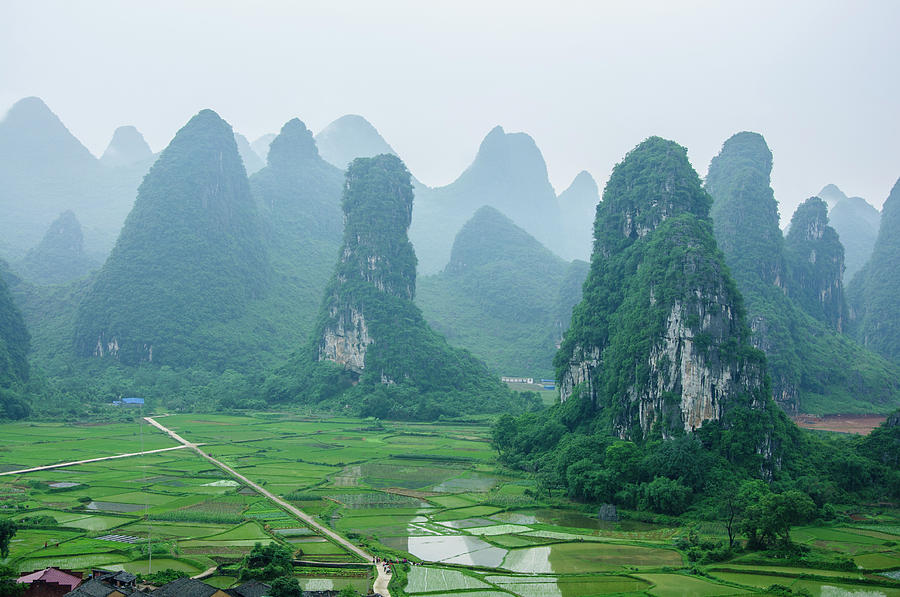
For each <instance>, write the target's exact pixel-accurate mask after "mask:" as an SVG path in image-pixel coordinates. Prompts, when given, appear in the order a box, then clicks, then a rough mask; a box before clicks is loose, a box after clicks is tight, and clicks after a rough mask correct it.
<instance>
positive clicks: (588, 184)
mask: <svg viewBox="0 0 900 597" xmlns="http://www.w3.org/2000/svg"><path fill="white" fill-rule="evenodd" d="M557 202H558V203H559V211H560V217H561V219H562V226H561V231H560V234H561V238H562V240H564V241H566V242H565V250H564V252H563V256H564V257H566V258H568V259H584V260H589V259H590V258H591V250H592V248H593V243H594V227H593V225H592V222H593V221H594V217H595V216H596V212H597V204H598V203H599V202H600V189H599V187H598V186H597V181H595V180H594V177H593V176H591V175H590V173H589V172H588V171H587V170H582V171H581V172H579V173H578V175H577V176H575V179H574V180H573V181H572V184H570V185H569V186H568V188H566V190H565V191H563V192H562V193H560V194H559V197H557Z"/></svg>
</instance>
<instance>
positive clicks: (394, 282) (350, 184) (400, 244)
mask: <svg viewBox="0 0 900 597" xmlns="http://www.w3.org/2000/svg"><path fill="white" fill-rule="evenodd" d="M404 179H405V180H404ZM412 201H413V192H412V186H411V184H410V182H409V173H408V172H407V171H406V168H404V167H403V163H402V162H401V161H400V159H399V158H397V157H395V156H392V155H387V154H385V155H381V156H377V157H375V158H362V159H358V160H355V161H354V162H352V163H351V165H350V167H349V168H348V170H347V182H346V186H345V191H344V200H343V210H344V241H343V246H342V247H341V251H340V260H339V262H338V266H337V271H336V273H335V275H334V278H333V279H332V282H331V284H330V286H329V289H328V290H327V292H326V297H325V303H324V305H323V310H324V315H325V319H326V320H325V323H324V324H323V325H322V326H321V329H320V333H319V334H318V337H319V343H318V349H317V350H318V355H317V358H318V360H320V361H322V360H329V361H334V362H335V363H338V364H340V365H343V366H344V367H346V368H347V369H350V370H352V371H355V372H357V373H362V372H363V370H364V369H365V368H366V352H367V350H368V348H369V345H371V344H372V343H373V342H374V339H373V336H372V334H371V333H370V331H369V328H370V325H369V321H368V320H369V318H371V317H372V314H370V313H368V312H367V307H374V305H372V304H371V303H369V304H367V301H366V300H365V298H364V295H365V294H366V293H367V292H371V290H372V289H374V290H376V291H377V292H378V293H379V294H383V295H387V296H389V297H393V298H395V299H400V300H403V301H409V302H411V301H412V300H413V297H414V296H415V288H416V258H415V254H414V253H413V249H412V245H411V244H410V242H409V239H408V238H407V235H406V231H407V229H408V228H409V223H410V219H411V217H412ZM361 289H365V290H361ZM383 377H384V376H383ZM386 379H387V378H386Z"/></svg>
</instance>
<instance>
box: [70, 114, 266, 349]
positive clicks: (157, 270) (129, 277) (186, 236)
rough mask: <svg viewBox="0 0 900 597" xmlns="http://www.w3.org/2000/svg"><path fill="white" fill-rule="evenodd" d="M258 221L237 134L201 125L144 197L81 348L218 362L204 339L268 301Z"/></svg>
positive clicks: (82, 327)
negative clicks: (210, 329)
mask: <svg viewBox="0 0 900 597" xmlns="http://www.w3.org/2000/svg"><path fill="white" fill-rule="evenodd" d="M261 239H262V235H261V229H260V222H259V216H258V213H257V210H256V205H255V203H254V202H253V199H252V197H251V195H250V188H249V185H248V182H247V175H246V172H245V170H244V166H243V164H242V162H241V158H240V155H239V154H238V151H237V145H236V143H235V140H234V134H233V131H232V130H231V127H230V126H229V125H228V123H226V122H225V121H224V120H222V119H221V118H219V116H218V115H217V114H216V113H215V112H213V111H212V110H203V111H202V112H200V113H199V114H197V115H196V116H194V117H193V118H192V119H191V120H190V121H189V122H188V123H187V124H186V125H185V126H184V127H183V128H182V129H181V130H180V131H178V133H177V134H176V135H175V138H174V139H173V140H172V142H171V143H170V144H169V146H168V147H167V148H166V149H165V150H164V151H163V152H162V153H161V154H160V157H159V159H158V160H157V161H156V163H155V164H154V165H153V168H151V170H150V172H149V173H148V174H147V176H146V177H145V178H144V182H143V183H142V184H141V186H140V189H139V190H138V196H137V199H136V201H135V203H134V208H133V209H132V211H131V213H130V214H129V216H128V219H127V221H126V222H125V226H124V227H123V228H122V233H121V235H120V236H119V240H118V241H117V242H116V246H115V248H114V249H113V251H112V253H111V254H110V256H109V258H108V259H107V261H106V264H105V265H104V266H103V268H102V269H101V270H100V272H99V273H98V275H97V278H96V281H95V282H94V284H93V286H92V288H91V290H90V292H89V293H88V295H87V296H86V297H85V299H84V301H83V302H82V303H81V306H80V307H79V309H78V315H77V318H76V323H75V348H76V352H77V353H78V354H80V355H82V356H94V357H104V358H112V359H116V360H119V361H121V362H123V363H125V364H137V363H141V362H154V363H161V364H168V365H173V366H189V365H191V364H193V363H196V362H198V361H204V360H205V361H207V362H210V361H213V360H214V359H215V357H216V351H217V350H222V347H221V345H218V344H217V343H215V342H210V343H206V342H205V341H204V339H203V336H202V332H203V328H204V326H205V325H211V324H215V323H218V322H222V321H227V320H229V319H233V318H236V317H239V316H240V315H241V314H242V313H243V312H244V310H245V309H246V307H247V305H248V304H249V302H250V301H251V300H252V299H255V298H257V297H260V296H262V295H263V294H265V290H266V285H267V282H268V262H267V258H266V254H265V251H264V248H263V245H262V240H261Z"/></svg>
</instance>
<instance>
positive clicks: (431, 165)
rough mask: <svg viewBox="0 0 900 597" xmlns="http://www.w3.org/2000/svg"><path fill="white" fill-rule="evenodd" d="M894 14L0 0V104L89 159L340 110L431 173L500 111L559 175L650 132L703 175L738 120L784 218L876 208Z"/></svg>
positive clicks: (858, 9) (665, 6) (808, 9)
mask: <svg viewBox="0 0 900 597" xmlns="http://www.w3.org/2000/svg"><path fill="white" fill-rule="evenodd" d="M898 30H900V1H896V0H885V1H880V2H875V1H870V2H865V1H859V0H856V1H850V2H831V1H827V0H815V1H799V0H790V1H784V0H778V1H773V2H770V1H759V0H754V1H751V2H738V1H721V2H700V1H691V2H675V1H663V2H633V1H629V2H625V1H624V0H623V1H618V2H600V1H596V0H595V1H582V2H578V1H560V0H555V1H553V2H550V1H547V2H528V1H523V0H516V1H509V2H506V1H502V2H501V1H491V0H479V1H465V0H453V1H452V2H450V1H448V2H444V1H428V0H413V1H372V0H368V1H360V2H340V1H326V2H303V1H284V2H276V1H271V0H270V1H266V2H250V1H245V2H228V1H225V0H210V1H188V0H178V1H166V0H154V1H152V2H126V1H122V0H112V1H93V0H78V1H72V0H63V1H55V2H50V1H42V0H25V1H21V2H20V1H16V0H0V112H5V111H6V109H8V108H9V106H10V105H12V104H13V103H14V102H15V101H16V100H18V99H20V98H22V97H24V96H28V95H37V96H39V97H41V98H43V99H44V101H46V102H47V104H48V105H49V106H50V108H51V109H52V110H53V111H54V112H56V113H57V114H58V115H59V116H60V118H61V119H62V120H63V122H65V123H66V125H67V126H68V127H69V129H70V130H71V131H72V132H73V133H74V134H75V135H76V136H77V137H78V138H79V139H81V140H82V142H84V143H85V144H86V145H87V146H88V148H89V149H91V151H93V152H94V153H95V154H97V155H99V154H100V153H102V151H103V149H104V147H105V145H106V143H107V142H108V140H109V138H110V136H111V135H112V132H113V130H114V129H115V127H117V126H119V125H122V124H133V125H135V126H137V127H138V129H140V130H141V132H143V133H144V136H145V137H146V138H147V140H148V142H149V143H150V145H151V146H152V147H153V149H154V150H158V149H161V148H162V147H164V146H165V145H166V143H167V142H168V141H169V139H170V138H171V137H172V135H173V134H174V132H175V131H176V130H177V129H178V128H179V127H180V126H182V125H183V124H184V123H185V122H186V121H187V120H188V118H190V117H191V116H192V115H193V114H194V113H196V112H197V111H198V110H200V109H202V108H206V107H210V108H213V109H214V110H216V111H217V112H219V114H220V115H222V117H224V118H225V119H226V120H228V121H229V122H230V123H231V124H232V125H233V126H234V128H235V130H237V131H239V132H241V133H243V134H244V135H246V136H247V137H248V138H250V139H251V140H253V139H255V138H257V137H258V136H260V135H262V134H264V133H267V132H276V131H278V130H279V128H280V127H281V125H282V124H283V123H284V122H285V121H287V120H288V119H290V118H291V117H294V116H297V117H299V118H300V119H302V120H303V121H304V122H306V124H307V126H309V127H310V128H311V129H312V130H313V131H314V132H317V131H318V130H320V129H321V128H322V127H324V126H325V125H327V124H328V123H329V122H330V121H331V120H333V119H335V118H337V117H338V116H341V115H343V114H347V113H357V114H362V115H363V116H365V117H366V118H367V119H368V120H369V121H370V122H372V123H373V124H374V125H375V126H376V127H377V128H378V129H379V131H380V132H381V133H382V135H383V136H384V137H385V138H386V139H387V140H388V142H389V143H391V144H392V145H393V147H394V148H395V149H396V150H397V152H398V153H399V154H400V155H401V157H403V158H404V160H405V161H406V162H407V165H408V166H409V168H410V170H411V171H412V172H413V173H414V174H415V175H416V176H417V177H418V178H420V179H421V180H422V181H423V182H425V183H426V184H429V185H439V184H445V183H447V182H450V181H451V180H453V179H454V178H456V176H457V175H458V174H459V173H460V172H461V171H462V170H463V169H464V168H465V167H466V166H467V165H468V164H469V162H470V161H471V159H472V157H473V156H474V154H475V151H476V150H477V148H478V144H479V143H480V141H481V139H482V138H483V136H484V135H485V134H486V133H487V132H488V131H489V130H490V129H491V128H492V127H493V126H494V125H496V124H501V125H503V127H504V128H505V129H506V130H507V131H524V132H527V133H529V134H530V135H531V136H532V137H534V139H535V141H536V142H537V144H538V146H539V147H540V148H541V150H542V151H543V154H544V157H545V159H546V161H547V164H548V168H549V171H550V177H551V181H552V182H553V184H554V186H555V187H556V188H557V191H561V190H562V189H563V188H565V187H566V186H567V185H568V184H569V182H570V181H571V179H572V178H573V177H574V176H575V174H576V173H577V172H578V171H580V170H583V169H586V170H588V171H590V172H591V173H592V174H593V175H594V176H595V177H596V178H597V179H598V182H599V183H600V184H601V186H602V185H603V184H604V183H605V181H606V178H607V177H608V175H609V172H610V169H611V168H612V166H613V165H614V164H615V162H617V161H618V160H620V159H621V158H622V156H623V155H624V153H625V152H626V151H628V150H629V149H630V148H632V147H633V146H634V145H636V144H637V143H638V142H640V141H641V140H642V139H643V138H645V137H647V136H649V135H654V134H656V135H661V136H664V137H667V138H670V139H674V140H676V141H678V142H679V143H681V144H682V145H685V146H686V147H687V148H688V150H689V153H690V157H691V160H692V162H693V164H694V166H695V168H697V170H698V171H699V172H700V173H701V175H703V174H704V173H705V172H706V168H707V166H708V164H709V160H710V158H711V157H712V156H713V155H715V154H716V153H717V152H718V151H719V149H720V147H721V144H722V142H723V141H724V140H725V139H726V138H727V137H729V136H730V135H731V134H733V133H735V132H737V131H740V130H753V131H758V132H760V133H762V134H763V135H765V137H766V139H767V141H768V143H769V145H770V147H771V148H772V151H773V153H774V155H775V169H774V172H773V185H774V187H775V192H776V196H777V197H778V199H779V201H780V202H781V203H782V209H781V211H782V218H785V217H789V216H790V213H791V212H792V211H793V209H794V207H795V206H796V204H797V203H799V202H800V201H802V200H803V199H805V198H806V197H807V196H809V195H810V194H813V193H815V192H817V191H818V190H819V188H821V187H822V186H823V185H824V184H826V183H828V182H833V183H835V184H837V185H838V186H840V187H841V188H842V189H843V190H844V191H845V192H846V193H848V194H856V195H862V196H864V197H866V198H867V199H869V200H870V201H871V202H872V203H874V204H875V205H877V206H880V205H881V203H882V202H883V200H884V199H885V197H886V196H887V194H888V192H889V191H890V188H891V186H892V185H893V184H894V182H895V181H896V180H897V178H898V176H900V149H898V147H900V145H898V139H900V109H898V108H900V101H898V100H900V93H898V92H900V35H898V34H897V32H898Z"/></svg>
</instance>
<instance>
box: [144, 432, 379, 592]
mask: <svg viewBox="0 0 900 597" xmlns="http://www.w3.org/2000/svg"><path fill="white" fill-rule="evenodd" d="M144 420H145V421H147V422H148V423H150V424H151V425H153V426H154V427H156V428H157V429H159V430H160V431H162V432H163V433H165V434H167V435H168V436H169V437H171V438H172V439H174V440H175V441H177V442H178V443H180V444H182V445H183V446H184V447H186V448H190V449H192V450H193V451H195V452H196V453H197V454H199V455H200V456H202V457H203V458H205V459H206V460H208V461H209V462H211V463H212V464H214V465H215V466H217V467H218V468H220V469H222V470H223V471H225V472H226V473H228V474H229V475H231V476H232V477H234V478H235V479H238V480H240V481H241V482H243V483H245V484H246V485H247V486H248V487H252V488H253V489H254V490H256V492H258V493H259V494H260V495H263V496H265V497H266V498H268V499H269V501H272V502H274V503H276V504H278V505H279V506H281V507H282V508H284V509H285V510H287V511H288V512H290V513H291V514H293V515H294V516H296V517H297V518H298V519H300V520H302V521H303V522H305V523H306V524H308V525H309V526H310V527H311V528H313V529H315V530H316V531H318V532H319V533H321V534H322V535H324V536H326V537H329V538H330V539H332V540H334V542H335V543H337V544H338V545H340V546H342V547H344V548H346V549H347V550H349V551H351V552H353V553H355V554H356V555H358V556H359V557H361V558H362V559H363V560H365V561H366V562H370V563H371V564H373V565H374V566H375V570H376V572H377V574H378V576H377V577H376V578H375V583H374V586H373V590H374V591H375V592H376V593H378V594H380V595H382V596H383V597H391V594H390V592H388V583H389V582H390V581H391V575H390V574H388V573H387V572H385V571H384V568H383V567H382V566H379V565H377V564H375V557H374V556H372V554H370V553H368V552H367V551H365V550H363V549H361V548H359V547H357V546H356V545H354V544H353V543H351V542H350V541H348V540H347V539H345V538H344V537H342V536H341V535H339V534H337V533H335V532H334V531H332V530H331V529H329V528H328V527H326V526H324V525H322V524H321V523H320V522H318V521H317V520H316V519H315V518H313V517H312V516H310V515H309V514H307V513H306V512H303V511H302V510H300V509H299V508H297V507H295V506H292V505H291V504H289V503H288V502H286V501H284V500H283V499H281V498H280V497H278V496H276V495H275V494H274V493H272V492H270V491H268V490H267V489H265V488H264V487H262V486H261V485H259V484H257V483H254V482H253V481H251V480H250V479H248V478H247V477H245V476H244V475H242V474H240V473H239V472H237V471H236V470H234V469H233V468H231V467H230V466H228V465H227V464H225V463H224V462H222V461H220V460H216V459H215V458H213V457H212V456H210V455H209V454H207V453H206V452H204V451H203V450H201V449H200V447H199V446H200V444H194V443H191V442H189V441H187V440H186V439H184V438H183V437H181V436H180V435H178V434H177V433H175V432H174V431H172V430H170V429H168V428H167V427H164V426H163V425H161V424H160V423H158V422H157V421H156V420H155V419H154V418H153V417H144Z"/></svg>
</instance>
